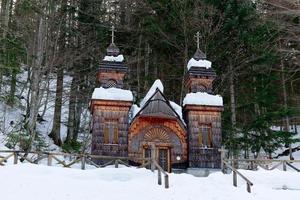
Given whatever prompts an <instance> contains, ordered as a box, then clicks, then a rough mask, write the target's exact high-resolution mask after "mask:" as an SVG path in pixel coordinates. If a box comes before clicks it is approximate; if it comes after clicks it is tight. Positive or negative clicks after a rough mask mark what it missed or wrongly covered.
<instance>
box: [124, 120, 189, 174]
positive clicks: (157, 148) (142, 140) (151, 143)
mask: <svg viewBox="0 0 300 200" xmlns="http://www.w3.org/2000/svg"><path fill="white" fill-rule="evenodd" d="M185 152H186V143H185V141H182V140H181V139H180V138H179V137H178V135H177V134H176V133H175V132H174V131H173V130H172V129H170V128H168V127H166V126H164V125H162V124H151V125H148V126H147V127H145V128H144V129H141V130H140V132H138V133H137V134H134V135H131V134H130V137H129V156H130V157H134V158H151V156H153V157H154V158H155V159H156V161H157V162H158V164H159V165H160V166H161V167H162V168H163V169H164V170H165V171H171V168H172V164H173V163H174V162H178V160H176V157H178V156H180V157H181V158H184V157H185ZM133 160H134V159H133ZM136 160H138V159H136Z"/></svg>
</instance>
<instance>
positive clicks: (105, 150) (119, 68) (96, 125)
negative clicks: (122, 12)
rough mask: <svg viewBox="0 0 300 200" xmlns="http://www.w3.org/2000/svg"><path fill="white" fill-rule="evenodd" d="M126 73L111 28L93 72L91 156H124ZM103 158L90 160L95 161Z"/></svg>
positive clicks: (127, 96)
mask: <svg viewBox="0 0 300 200" xmlns="http://www.w3.org/2000/svg"><path fill="white" fill-rule="evenodd" d="M126 72H127V67H126V66H125V65H124V61H123V55H121V54H120V50H119V48H118V47H117V46H116V45H115V43H114V27H112V41H111V44H110V45H109V47H108V48H107V50H106V56H105V57H104V59H103V61H102V62H101V63H100V67H99V71H98V75H97V81H98V83H99V86H98V87H99V88H95V90H94V92H93V95H92V99H91V103H90V110H91V114H92V146H91V153H92V154H93V155H103V156H118V157H127V156H128V127H129V124H128V121H129V119H128V116H129V110H130V108H131V106H132V101H133V95H132V92H131V91H129V90H125V89H123V85H124V83H123V81H124V77H125V75H126ZM107 161H109V160H103V159H101V160H96V159H95V160H94V162H95V163H97V164H104V163H106V162H107Z"/></svg>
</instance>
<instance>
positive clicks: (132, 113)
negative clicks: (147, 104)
mask: <svg viewBox="0 0 300 200" xmlns="http://www.w3.org/2000/svg"><path fill="white" fill-rule="evenodd" d="M140 110H141V108H140V107H139V106H138V105H136V104H133V105H132V106H131V109H130V116H129V122H131V121H132V120H133V118H134V117H135V116H136V114H137V113H138V112H139V111H140Z"/></svg>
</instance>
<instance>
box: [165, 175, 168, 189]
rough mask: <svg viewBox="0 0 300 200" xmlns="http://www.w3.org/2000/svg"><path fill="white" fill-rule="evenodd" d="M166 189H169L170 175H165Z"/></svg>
mask: <svg viewBox="0 0 300 200" xmlns="http://www.w3.org/2000/svg"><path fill="white" fill-rule="evenodd" d="M165 188H166V189H167V188H169V176H168V174H166V175H165Z"/></svg>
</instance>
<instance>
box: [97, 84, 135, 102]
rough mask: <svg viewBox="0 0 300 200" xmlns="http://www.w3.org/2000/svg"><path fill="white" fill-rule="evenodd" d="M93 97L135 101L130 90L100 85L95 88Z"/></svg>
mask: <svg viewBox="0 0 300 200" xmlns="http://www.w3.org/2000/svg"><path fill="white" fill-rule="evenodd" d="M92 99H103V100H119V101H133V95H132V92H131V91H130V90H123V89H119V88H107V89H105V88H103V87H100V88H95V89H94V92H93V95H92Z"/></svg>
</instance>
